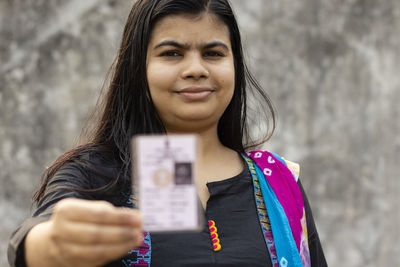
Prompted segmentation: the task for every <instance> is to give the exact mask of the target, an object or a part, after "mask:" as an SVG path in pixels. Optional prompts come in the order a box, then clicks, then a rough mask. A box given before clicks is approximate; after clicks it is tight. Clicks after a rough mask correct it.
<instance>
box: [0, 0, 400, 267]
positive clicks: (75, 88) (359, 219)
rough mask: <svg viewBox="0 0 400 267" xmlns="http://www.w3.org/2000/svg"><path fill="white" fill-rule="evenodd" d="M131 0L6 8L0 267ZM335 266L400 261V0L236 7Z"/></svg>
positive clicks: (284, 145) (281, 143)
mask: <svg viewBox="0 0 400 267" xmlns="http://www.w3.org/2000/svg"><path fill="white" fill-rule="evenodd" d="M132 2H133V1H123V0H85V1H82V0H69V1H62V0H0V218H1V219H0V241H1V243H0V255H1V256H0V266H1V267H5V266H8V264H7V261H6V248H7V240H8V238H9V236H10V234H11V232H12V231H13V230H14V229H15V228H16V227H17V225H18V224H19V223H20V222H22V220H23V219H24V218H26V217H27V216H29V214H30V209H31V197H32V193H33V191H34V188H36V187H37V186H38V185H39V182H40V176H41V173H42V171H43V170H44V168H45V167H46V166H49V165H50V164H51V163H52V162H53V161H54V160H55V159H56V158H57V157H58V156H59V155H60V154H61V153H63V152H64V151H65V150H67V149H70V148H71V147H72V146H73V145H74V144H75V143H76V140H77V139H76V138H77V136H78V135H79V133H80V129H81V127H82V126H83V123H84V121H85V119H86V118H87V116H88V114H89V111H90V110H91V108H92V107H93V106H94V104H95V102H96V99H97V96H98V94H99V90H100V88H101V87H102V84H103V81H104V77H105V75H106V72H107V70H108V68H109V66H110V64H111V63H112V60H113V58H114V56H115V55H116V50H117V49H118V45H119V41H120V36H121V32H122V28H123V25H124V21H125V19H126V17H127V15H128V12H129V10H130V7H131V5H132ZM232 2H233V6H234V8H235V10H236V13H237V16H238V20H239V23H240V26H241V29H242V34H243V42H244V46H245V49H246V58H247V60H248V63H249V65H250V68H251V69H252V70H253V72H254V74H255V76H256V77H257V78H258V79H259V81H260V83H261V84H262V85H263V87H264V88H265V89H266V90H267V92H268V93H269V95H270V96H271V98H272V100H273V102H274V104H275V106H276V109H277V112H278V127H277V130H276V133H275V135H274V137H273V138H272V139H271V140H270V141H269V142H268V143H267V144H266V145H265V148H267V149H269V150H271V151H274V152H276V153H278V154H281V155H283V156H284V157H286V158H287V159H290V160H292V161H297V162H299V163H300V164H301V168H302V171H301V179H302V182H303V185H304V187H305V190H306V191H307V193H308V197H309V200H310V202H311V206H312V208H313V212H314V217H315V220H316V223H317V227H318V230H319V234H320V238H321V241H322V243H323V247H324V250H325V255H326V258H327V261H328V263H329V265H330V266H400V257H399V255H400V245H399V243H398V240H400V230H399V229H400V228H399V225H400V209H399V208H400V206H399V203H400V179H399V178H400V177H399V175H398V173H399V171H398V170H399V165H400V134H399V133H400V104H399V102H400V1H398V0H379V1H377V0H302V1H291V0H280V1H276V0H248V1H243V0H234V1H232Z"/></svg>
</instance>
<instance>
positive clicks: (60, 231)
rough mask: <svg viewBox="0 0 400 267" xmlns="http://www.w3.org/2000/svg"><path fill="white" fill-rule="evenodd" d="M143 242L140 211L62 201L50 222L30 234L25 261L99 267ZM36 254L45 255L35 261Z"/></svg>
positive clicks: (68, 200) (102, 204)
mask: <svg viewBox="0 0 400 267" xmlns="http://www.w3.org/2000/svg"><path fill="white" fill-rule="evenodd" d="M142 240H143V235H142V230H141V216H140V213H139V211H137V210H133V209H127V208H117V207H114V206H113V205H112V204H110V203H108V202H105V201H89V200H80V199H65V200H61V201H60V202H59V203H57V204H56V206H55V207H54V211H53V215H52V217H51V219H50V220H49V221H47V222H45V223H42V224H39V225H37V226H35V227H34V228H33V229H32V230H31V231H30V232H29V234H28V236H27V238H26V244H25V246H26V251H25V253H26V261H27V264H28V266H31V267H34V266H54V264H57V266H73V267H81V266H82V267H90V266H91V267H94V266H100V265H103V264H106V263H107V262H110V261H112V260H115V259H118V258H120V257H122V256H123V255H125V254H126V253H128V252H129V251H130V250H131V249H133V248H135V247H137V246H139V245H140V244H141V242H142ZM35 244H36V245H38V246H41V247H34V246H36V245H35ZM35 251H36V253H35ZM46 251H47V252H46ZM37 253H39V255H41V254H43V253H44V255H41V256H42V257H41V259H39V260H38V259H37V258H38V255H37ZM35 258H36V259H35ZM45 261H46V262H45ZM47 263H49V265H48V264H47Z"/></svg>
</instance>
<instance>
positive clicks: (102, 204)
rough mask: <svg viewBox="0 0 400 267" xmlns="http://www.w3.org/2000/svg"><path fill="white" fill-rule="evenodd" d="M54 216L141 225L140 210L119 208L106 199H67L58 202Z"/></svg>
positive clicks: (81, 220)
mask: <svg viewBox="0 0 400 267" xmlns="http://www.w3.org/2000/svg"><path fill="white" fill-rule="evenodd" d="M54 216H55V217H62V218H63V219H67V220H71V221H78V222H91V223H97V224H115V225H131V226H136V227H141V216H140V213H139V211H137V210H133V209H127V208H117V207H114V206H113V205H112V204H110V203H108V202H106V201H91V200H81V199H65V200H62V201H60V202H59V203H57V205H56V207H55V208H54Z"/></svg>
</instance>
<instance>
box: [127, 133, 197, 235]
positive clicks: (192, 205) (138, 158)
mask: <svg viewBox="0 0 400 267" xmlns="http://www.w3.org/2000/svg"><path fill="white" fill-rule="evenodd" d="M197 142H198V139H197V137H196V136H195V135H148V136H137V137H134V138H133V142H132V147H133V154H134V157H133V164H132V166H133V173H134V176H133V180H134V184H133V186H134V192H136V195H137V199H138V204H139V205H138V206H139V210H140V212H141V214H142V216H143V230H144V231H151V232H168V231H193V230H200V216H199V201H198V196H197V190H196V185H195V173H196V157H197V147H198V146H197Z"/></svg>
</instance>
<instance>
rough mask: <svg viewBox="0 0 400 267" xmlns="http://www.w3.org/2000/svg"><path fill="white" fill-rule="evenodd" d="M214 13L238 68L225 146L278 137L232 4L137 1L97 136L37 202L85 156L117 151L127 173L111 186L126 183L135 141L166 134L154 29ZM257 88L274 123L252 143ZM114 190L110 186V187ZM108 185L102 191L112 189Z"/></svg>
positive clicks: (72, 155) (70, 155)
mask: <svg viewBox="0 0 400 267" xmlns="http://www.w3.org/2000/svg"><path fill="white" fill-rule="evenodd" d="M179 14H188V15H193V16H197V15H202V14H212V15H215V16H216V17H218V18H219V19H220V20H221V21H222V22H224V23H225V24H226V25H227V27H228V29H229V33H230V41H231V47H232V52H233V58H234V67H235V90H234V94H233V97H232V100H231V102H230V103H229V105H228V107H227V108H226V110H225V112H224V113H223V115H222V117H221V118H220V120H219V123H218V136H219V139H220V141H221V143H222V144H223V145H225V146H227V147H229V148H231V149H233V150H235V151H237V152H244V151H245V150H247V149H249V148H251V147H254V146H257V145H259V144H261V143H263V142H265V141H266V140H268V139H269V137H270V136H271V135H272V132H273V130H274V129H275V114H274V109H273V106H272V103H271V101H270V99H269V97H268V96H267V94H266V93H265V92H264V91H263V90H262V88H261V87H260V86H259V84H258V83H257V82H256V80H255V79H254V78H253V76H252V75H251V73H250V72H249V70H248V68H247V66H246V64H245V63H244V58H243V51H242V43H241V37H240V32H239V28H238V24H237V21H236V18H235V16H234V13H233V11H232V8H231V5H230V3H229V1H228V0H137V1H136V2H135V3H134V5H133V7H132V10H131V12H130V14H129V17H128V20H127V22H126V25H125V28H124V32H123V36H122V42H121V46H120V49H119V52H118V55H117V57H116V59H115V61H114V63H113V65H112V68H111V69H110V71H111V72H110V73H111V79H110V84H109V86H108V90H107V92H106V93H105V95H104V96H103V99H102V101H100V102H98V105H97V106H96V109H95V113H96V114H99V112H100V114H101V115H100V117H99V118H98V119H97V121H95V122H94V124H93V122H91V123H92V129H93V130H92V131H91V132H90V134H89V136H88V140H87V142H86V143H85V144H83V145H81V146H78V147H76V148H75V149H72V150H71V151H69V152H67V153H65V154H64V155H62V156H61V157H60V158H59V159H57V161H56V162H55V163H53V165H52V166H51V167H50V168H48V169H47V170H46V171H45V173H44V174H43V182H42V185H41V187H40V188H39V190H38V191H37V192H36V194H35V197H34V200H36V201H39V200H40V199H41V198H42V197H43V194H44V192H45V190H46V187H47V184H48V183H49V181H50V179H51V177H52V176H53V175H54V174H55V172H56V171H57V170H58V169H59V168H60V167H61V166H63V165H64V164H65V163H66V162H67V161H71V160H74V159H76V158H79V156H80V155H81V154H82V153H87V152H89V153H90V152H98V153H105V152H111V153H112V155H113V156H114V157H115V158H116V160H118V161H120V163H122V164H121V166H122V167H121V174H125V175H119V176H118V177H115V178H114V179H113V180H112V181H110V184H109V186H112V185H113V184H115V183H117V180H118V179H121V177H125V178H126V176H127V175H126V174H127V173H129V170H130V162H131V153H130V144H129V142H130V140H131V137H132V136H134V135H137V134H165V133H166V130H165V127H164V125H163V122H162V120H161V119H160V116H159V115H158V113H157V110H156V108H155V106H154V104H153V102H152V99H151V97H150V93H149V86H148V82H147V78H146V56H147V47H148V44H149V41H150V37H151V33H152V30H153V27H154V25H155V24H156V23H157V22H158V21H159V20H160V19H162V18H164V17H166V16H169V15H179ZM250 88H251V89H252V90H253V93H255V94H256V97H255V99H256V100H257V101H261V102H262V104H263V106H264V108H265V110H269V111H270V112H269V116H268V117H266V118H264V119H265V120H266V121H268V120H269V122H270V124H272V130H270V131H267V132H266V133H265V134H264V135H263V137H262V138H259V139H258V140H252V138H251V137H250V131H249V128H250V126H251V125H249V123H248V119H247V111H248V110H247V104H246V103H247V100H248V99H247V96H246V91H247V90H248V89H250ZM109 186H108V187H109ZM108 187H107V186H106V187H104V188H99V189H96V190H99V191H102V190H103V191H104V190H107V188H108Z"/></svg>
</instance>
